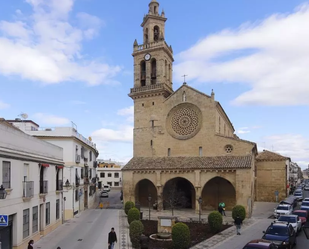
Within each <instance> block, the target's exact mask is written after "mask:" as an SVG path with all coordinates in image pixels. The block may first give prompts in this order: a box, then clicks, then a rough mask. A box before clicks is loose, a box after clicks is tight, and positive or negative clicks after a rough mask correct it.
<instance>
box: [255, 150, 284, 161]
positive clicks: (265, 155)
mask: <svg viewBox="0 0 309 249" xmlns="http://www.w3.org/2000/svg"><path fill="white" fill-rule="evenodd" d="M288 159H290V158H289V157H285V156H282V155H280V154H278V153H275V152H272V151H268V150H263V152H261V153H259V154H258V155H257V157H256V160H257V161H285V160H288Z"/></svg>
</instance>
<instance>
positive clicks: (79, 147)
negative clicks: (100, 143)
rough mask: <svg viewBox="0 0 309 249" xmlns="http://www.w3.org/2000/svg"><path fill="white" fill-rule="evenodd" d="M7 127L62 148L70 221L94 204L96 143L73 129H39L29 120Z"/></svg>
mask: <svg viewBox="0 0 309 249" xmlns="http://www.w3.org/2000/svg"><path fill="white" fill-rule="evenodd" d="M9 122H10V123H12V124H13V125H15V126H16V127H18V128H19V129H21V130H23V131H24V132H25V133H27V134H29V135H32V136H35V137H36V138H39V139H42V140H44V141H47V142H49V143H52V144H54V145H57V146H59V147H62V148H63V160H64V163H65V167H64V175H63V180H64V191H63V192H64V197H65V202H64V205H65V207H64V209H65V216H64V217H65V219H66V220H67V219H70V218H72V217H73V216H74V215H76V214H77V213H79V212H81V211H83V210H84V209H87V208H90V207H92V206H93V205H94V203H95V191H96V180H97V178H96V167H97V162H96V159H97V156H98V154H99V153H98V151H97V149H96V145H95V143H93V142H92V141H90V140H91V139H86V138H85V137H83V136H82V135H81V134H79V133H78V132H77V129H76V128H74V127H56V128H40V127H39V126H38V125H37V124H36V123H34V122H33V121H31V120H9Z"/></svg>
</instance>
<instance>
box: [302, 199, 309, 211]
mask: <svg viewBox="0 0 309 249" xmlns="http://www.w3.org/2000/svg"><path fill="white" fill-rule="evenodd" d="M300 209H301V210H308V211H309V201H303V202H302V203H301V206H300Z"/></svg>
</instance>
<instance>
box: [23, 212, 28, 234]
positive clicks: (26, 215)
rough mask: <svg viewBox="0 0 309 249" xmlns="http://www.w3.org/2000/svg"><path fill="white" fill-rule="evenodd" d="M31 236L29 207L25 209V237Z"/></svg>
mask: <svg viewBox="0 0 309 249" xmlns="http://www.w3.org/2000/svg"><path fill="white" fill-rule="evenodd" d="M28 236H29V208H28V209H25V210H24V211H23V238H27V237H28Z"/></svg>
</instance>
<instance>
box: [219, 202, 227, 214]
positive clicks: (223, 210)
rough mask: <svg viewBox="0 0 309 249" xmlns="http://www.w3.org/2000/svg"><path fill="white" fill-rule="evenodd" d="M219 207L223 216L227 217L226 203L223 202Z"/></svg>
mask: <svg viewBox="0 0 309 249" xmlns="http://www.w3.org/2000/svg"><path fill="white" fill-rule="evenodd" d="M219 205H220V206H221V207H222V214H223V215H224V216H226V215H225V203H224V202H221V203H220V204H219Z"/></svg>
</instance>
